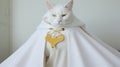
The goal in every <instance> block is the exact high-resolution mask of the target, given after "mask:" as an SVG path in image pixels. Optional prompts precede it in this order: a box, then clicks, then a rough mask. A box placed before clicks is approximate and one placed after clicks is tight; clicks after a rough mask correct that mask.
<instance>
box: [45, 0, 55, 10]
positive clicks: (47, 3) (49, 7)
mask: <svg viewBox="0 0 120 67" xmlns="http://www.w3.org/2000/svg"><path fill="white" fill-rule="evenodd" d="M46 5H47V8H48V10H50V9H52V8H53V7H54V4H51V3H49V2H48V1H47V0H46Z"/></svg>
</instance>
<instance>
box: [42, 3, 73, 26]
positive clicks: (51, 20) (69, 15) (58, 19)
mask: <svg viewBox="0 0 120 67" xmlns="http://www.w3.org/2000/svg"><path fill="white" fill-rule="evenodd" d="M69 4H70V5H71V6H72V4H71V3H68V4H66V5H65V6H63V5H56V6H54V7H53V8H52V9H50V10H48V12H47V13H46V14H45V15H44V17H43V20H44V21H45V22H46V23H48V24H50V25H52V26H55V27H59V26H64V25H67V24H69V23H71V22H72V21H73V17H74V15H73V12H72V10H70V8H71V6H70V7H66V6H68V5H69ZM64 14H65V15H66V16H64V17H63V16H62V15H64ZM53 15H56V16H55V17H54V16H53Z"/></svg>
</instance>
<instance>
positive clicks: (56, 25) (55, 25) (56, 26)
mask: <svg viewBox="0 0 120 67" xmlns="http://www.w3.org/2000/svg"><path fill="white" fill-rule="evenodd" d="M51 26H53V27H55V28H59V27H64V25H62V24H51Z"/></svg>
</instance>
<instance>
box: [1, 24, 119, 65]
mask: <svg viewBox="0 0 120 67" xmlns="http://www.w3.org/2000/svg"><path fill="white" fill-rule="evenodd" d="M83 25H84V24H81V26H80V25H78V26H70V27H69V26H68V27H65V34H64V35H65V39H66V43H67V45H69V46H67V48H68V49H67V62H68V64H67V67H120V53H119V52H117V50H115V49H114V48H112V47H110V46H109V45H107V44H105V43H104V42H102V41H101V40H99V39H98V38H96V37H95V36H93V35H91V34H90V33H89V32H88V31H87V30H85V29H84V27H82V26H83ZM45 26H46V27H45ZM45 26H44V27H42V26H41V25H40V26H39V27H38V28H37V30H36V31H35V32H34V33H33V34H32V36H31V37H30V38H29V39H28V40H27V41H26V43H24V44H23V45H22V47H20V48H19V49H18V50H17V51H16V52H15V53H13V54H12V55H11V56H10V57H8V58H7V59H6V60H5V61H4V62H2V63H1V64H0V67H44V64H45V63H44V58H45V56H44V53H45V42H46V41H45V36H46V34H47V33H48V31H49V29H48V28H49V25H46V24H45Z"/></svg>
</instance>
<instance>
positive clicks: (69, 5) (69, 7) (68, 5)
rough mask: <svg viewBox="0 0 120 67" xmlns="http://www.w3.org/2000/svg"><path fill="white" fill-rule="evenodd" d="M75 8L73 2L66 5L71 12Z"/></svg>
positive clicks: (71, 0)
mask: <svg viewBox="0 0 120 67" xmlns="http://www.w3.org/2000/svg"><path fill="white" fill-rule="evenodd" d="M72 7H73V0H70V1H69V2H68V3H67V4H66V5H65V8H68V9H69V10H72Z"/></svg>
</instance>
